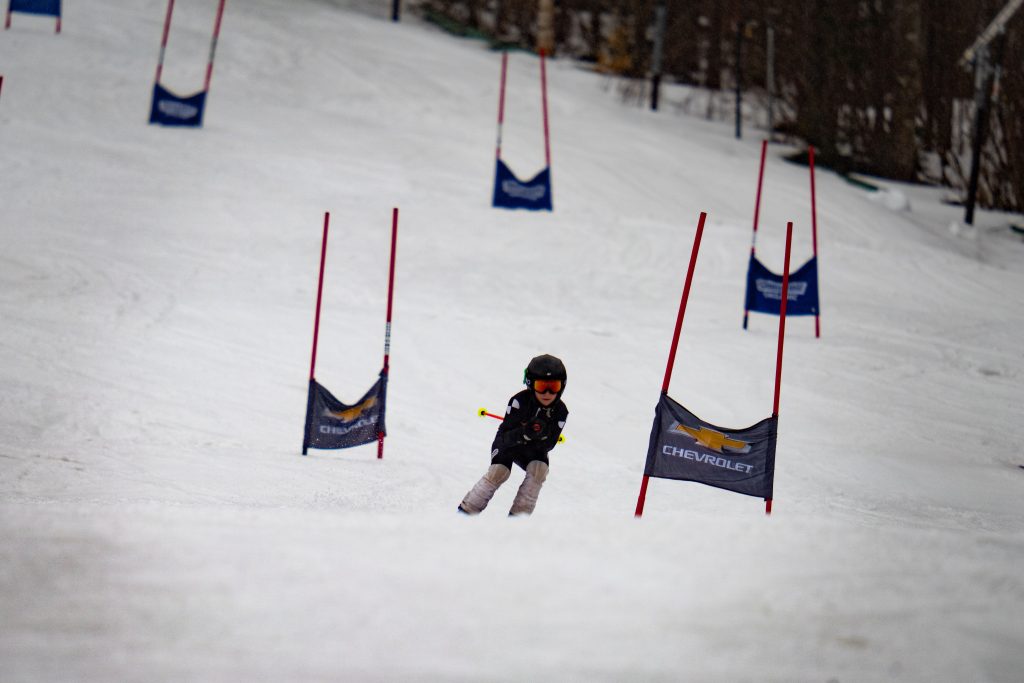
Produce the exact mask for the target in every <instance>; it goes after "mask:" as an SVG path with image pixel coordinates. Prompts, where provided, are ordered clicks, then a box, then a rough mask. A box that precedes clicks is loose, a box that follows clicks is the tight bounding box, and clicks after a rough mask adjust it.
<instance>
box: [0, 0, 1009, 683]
mask: <svg viewBox="0 0 1024 683" xmlns="http://www.w3.org/2000/svg"><path fill="white" fill-rule="evenodd" d="M215 8H216V3H215V2H214V0H178V2H177V3H176V6H175V20H174V24H173V26H172V31H171V34H170V40H169V44H168V49H167V61H166V66H165V69H164V74H163V83H164V85H165V86H167V87H168V88H170V89H171V90H173V91H175V92H178V93H181V94H187V93H190V92H195V91H197V90H199V89H200V88H201V86H202V82H203V77H204V73H205V66H206V58H207V54H208V50H209V38H210V30H211V28H212V25H213V17H214V12H215ZM165 11H166V4H165V2H164V0H136V1H134V2H131V3H125V2H117V1H116V0H92V1H91V2H88V3H70V2H69V3H65V13H64V18H63V30H62V32H61V33H60V34H59V35H56V34H54V32H53V21H52V19H49V18H46V17H37V16H33V15H26V14H15V15H14V17H13V25H12V28H11V29H10V30H8V31H4V32H2V33H0V73H2V74H3V76H4V80H3V89H2V93H0V148H2V150H3V151H2V153H0V169H2V171H0V387H2V390H0V680H3V681H44V680H60V681H66V680H89V681H111V680H138V681H153V680H223V681H242V680H273V681H284V680H349V681H364V680H365V681H378V680H379V681H396V680H430V681H433V680H458V681H481V680H488V681H526V680H531V681H532V680H558V681H566V680H576V681H593V680H608V681H657V680H662V681H668V680H672V681H704V680H716V681H718V680H720V681H876V680H877V681H889V680H897V681H1019V680H1021V677H1022V675H1024V674H1022V672H1024V618H1022V615H1024V573H1022V571H1021V568H1022V566H1024V522H1022V520H1024V469H1021V468H1020V467H1019V465H1020V464H1024V448H1022V445H1021V444H1022V441H1024V428H1022V426H1021V424H1022V420H1021V414H1022V406H1024V388H1022V382H1024V335H1022V332H1024V243H1022V241H1021V238H1020V236H1019V235H1016V234H1014V233H1013V232H1012V231H1010V230H1009V229H1008V228H1007V223H1008V220H1009V219H1010V218H1011V217H1009V216H1007V215H1005V214H997V213H992V212H980V214H979V217H978V220H977V223H976V226H975V227H973V228H965V227H963V226H961V227H960V229H956V230H951V229H950V226H951V225H956V221H958V220H959V217H960V215H961V213H962V210H961V209H959V208H957V207H952V206H948V205H944V204H942V203H941V201H940V198H941V191H940V190H935V189H930V188H921V187H912V186H899V185H896V184H892V183H889V184H884V183H883V184H884V185H885V188H884V190H883V191H885V192H886V193H887V195H884V196H883V198H882V201H878V200H872V199H871V196H870V193H869V192H867V191H866V190H864V189H863V188H862V187H859V186H855V185H852V184H849V183H847V182H845V181H844V180H843V179H842V178H840V177H838V176H836V175H834V174H832V173H830V172H828V171H827V170H824V169H819V172H818V174H817V205H818V216H817V218H818V252H819V259H820V265H819V275H820V279H821V302H822V303H821V305H822V317H821V321H820V322H821V337H820V338H815V334H814V321H813V319H811V318H806V317H804V318H791V319H789V320H788V321H787V326H786V343H785V357H784V362H783V381H782V393H781V399H780V433H779V439H778V457H777V463H776V476H775V500H774V510H773V514H772V515H770V516H766V515H765V514H764V504H763V502H762V501H761V500H759V499H755V498H750V497H746V496H740V495H736V494H732V493H728V492H726V491H722V490H719V489H714V488H710V487H705V486H701V485H699V484H695V483H688V482H677V481H667V480H661V479H655V480H652V481H651V483H650V487H649V490H648V494H647V501H646V509H645V512H644V515H643V517H642V518H641V519H636V518H634V515H633V512H634V508H635V505H636V501H637V495H638V493H639V488H640V482H641V478H642V474H643V466H644V459H645V455H646V449H647V441H648V436H649V432H650V428H651V420H652V417H653V411H654V406H655V404H656V403H657V399H658V395H659V391H660V388H661V384H662V380H663V377H664V374H665V368H666V360H667V357H668V353H669V346H670V342H671V338H672V328H673V324H674V321H675V318H676V313H677V310H678V307H679V301H680V295H681V292H682V288H683V282H684V278H685V273H686V265H687V262H688V259H689V255H690V250H691V247H692V244H693V238H694V234H695V230H696V225H697V219H698V215H699V214H700V212H702V211H706V212H707V213H708V220H707V226H706V228H705V231H704V236H703V241H702V244H701V250H700V257H699V260H698V262H697V266H696V273H695V276H694V281H693V285H692V290H691V297H690V301H689V305H688V307H687V309H686V316H685V321H684V325H683V331H682V338H681V341H680V344H679V349H678V355H677V356H676V363H675V367H674V372H673V375H672V381H671V388H670V391H669V393H670V394H671V395H672V397H673V398H675V399H676V400H678V401H680V402H681V403H683V404H684V405H686V406H687V407H688V408H689V409H690V410H692V411H694V412H695V413H697V414H698V415H700V416H701V417H702V418H703V419H705V420H707V421H709V422H712V423H714V424H719V425H726V426H734V427H744V426H747V425H750V424H753V423H755V422H757V421H759V420H761V419H762V418H764V417H767V416H768V415H769V414H770V413H771V409H772V403H773V390H774V377H775V354H776V343H777V335H778V318H777V317H772V316H765V315H760V314H752V315H751V320H750V325H749V329H748V330H747V331H743V330H742V328H741V322H742V316H743V310H742V307H743V293H744V278H745V274H746V268H747V260H748V257H749V251H750V240H751V232H752V231H751V227H752V217H753V212H754V194H755V187H756V180H757V168H758V162H759V154H760V144H759V143H760V139H761V136H762V135H763V134H762V133H761V132H760V131H757V130H756V129H754V128H753V127H752V125H750V123H751V122H748V126H747V129H746V136H745V138H744V139H743V140H742V141H738V140H736V139H734V137H733V130H732V127H731V125H729V124H725V123H718V122H713V121H706V120H703V119H700V118H694V117H690V116H684V115H681V114H680V113H679V112H678V111H677V110H676V108H675V107H673V102H679V101H680V100H681V98H682V97H683V96H684V94H686V93H683V91H682V90H681V89H678V88H675V87H670V88H668V89H667V90H666V92H665V93H664V97H663V102H664V105H663V107H662V110H661V111H659V112H656V113H655V112H650V111H648V110H647V109H646V108H641V107H636V106H633V105H628V104H625V103H623V101H622V100H621V99H620V98H619V97H618V96H617V93H616V91H615V88H614V87H611V86H613V85H614V83H613V82H611V81H609V80H608V79H607V77H604V76H600V75H597V74H595V73H593V72H591V71H589V70H588V69H587V68H585V65H580V64H577V63H573V62H572V61H570V60H567V59H555V60H551V61H549V62H548V64H547V69H548V72H547V76H548V83H549V90H550V91H549V108H550V126H551V135H552V138H551V155H552V174H553V176H552V177H553V187H554V191H553V196H554V206H555V210H554V212H552V213H550V214H549V213H546V212H545V213H532V212H524V211H501V210H495V209H492V208H491V207H490V196H491V183H492V180H493V174H494V142H495V118H496V110H497V100H498V75H499V69H500V57H499V55H498V54H497V53H495V52H492V51H489V50H488V49H487V48H486V46H485V45H484V44H482V43H481V42H479V41H473V40H465V39H458V38H454V37H452V36H449V35H446V34H444V33H442V32H441V31H439V30H437V29H436V28H434V27H432V26H430V25H426V24H424V23H422V22H420V21H418V20H416V19H415V18H414V17H412V16H411V14H409V13H408V12H407V13H406V16H404V17H403V19H402V21H401V22H400V23H393V22H391V21H389V16H388V15H389V11H390V7H389V6H385V3H373V4H371V3H363V4H351V3H348V4H346V3H343V2H326V1H323V0H321V1H314V0H245V1H244V2H243V1H241V0H239V1H235V0H231V2H229V3H228V5H227V10H226V13H225V16H224V22H223V29H222V34H221V37H220V41H219V44H218V47H217V61H216V64H215V68H214V73H213V82H212V87H211V91H210V93H209V98H208V103H207V111H206V120H205V125H204V127H203V128H202V129H199V130H188V129H174V128H163V127H158V126H149V125H147V123H146V120H147V116H148V110H149V105H150V94H151V91H152V83H153V81H152V79H153V73H154V69H155V66H156V59H157V54H158V47H159V43H160V36H161V33H162V27H163V19H164V13H165ZM538 67H539V62H538V59H537V57H536V56H534V55H530V54H528V53H525V52H514V53H512V54H511V56H510V60H509V81H508V93H507V100H506V122H505V131H504V139H503V152H502V157H503V158H504V159H505V160H506V161H507V162H508V164H509V166H510V167H511V168H512V169H513V170H514V171H515V172H516V173H517V174H518V175H520V176H521V177H529V176H531V175H533V174H534V173H535V172H536V171H538V170H540V169H541V168H542V167H543V165H544V147H543V132H542V131H543V127H542V117H541V98H540V88H539V68H538ZM792 151H794V148H793V147H787V146H785V145H781V144H780V145H775V144H773V145H771V146H770V147H769V157H768V160H767V164H766V170H765V181H764V193H763V200H762V207H761V212H760V221H759V229H758V233H757V235H758V238H757V254H758V257H759V259H761V260H762V261H763V262H764V263H765V264H766V265H767V266H768V267H769V268H771V269H773V270H775V271H776V272H780V271H781V269H782V261H783V245H784V235H785V225H786V222H787V221H793V222H794V225H795V227H794V246H793V263H794V268H795V267H796V266H798V265H799V264H801V263H803V262H804V261H805V260H806V259H807V258H809V257H810V256H811V254H812V252H813V247H812V239H811V211H810V188H809V178H808V170H807V168H806V167H803V166H798V165H794V164H791V163H788V162H786V161H785V160H784V157H785V156H786V155H787V154H789V153H790V152H792ZM894 197H898V198H903V201H899V202H895V203H894V202H893V201H887V200H886V198H889V199H891V198H894ZM393 207H398V208H399V210H400V213H399V233H398V248H397V272H396V277H395V299H394V322H393V328H392V345H391V381H390V385H389V394H388V412H387V425H388V437H387V439H386V441H385V449H384V457H383V459H378V458H377V457H376V456H377V453H376V448H375V447H374V446H372V445H371V446H363V447H359V448H355V449H349V450H343V451H311V452H310V454H309V455H308V456H307V457H302V456H301V455H300V446H301V442H302V428H303V419H304V413H305V407H306V391H307V380H308V376H309V366H310V349H311V345H312V337H313V334H312V332H313V317H314V316H313V314H314V306H315V300H316V290H317V274H318V268H319V260H320V246H321V236H322V227H323V215H324V212H325V211H330V213H331V229H330V237H329V243H328V248H327V262H326V275H325V282H324V298H323V309H322V319H321V324H320V337H319V350H318V357H317V365H316V377H317V379H318V380H319V381H320V382H321V383H322V384H324V385H325V386H326V387H328V388H329V389H330V390H331V391H332V393H334V394H335V395H337V396H338V397H339V398H341V399H342V400H347V401H354V400H355V399H357V398H358V397H359V396H361V395H362V394H363V392H364V391H365V390H366V389H368V388H369V387H370V385H371V384H372V383H373V382H374V380H375V379H376V376H377V373H378V372H379V370H380V368H381V367H382V364H383V346H384V331H385V324H384V323H385V308H386V295H387V276H388V273H387V268H388V255H389V254H388V252H389V246H390V231H391V211H392V208H393ZM893 209H898V210H893ZM540 353H551V354H555V355H557V356H559V357H560V358H562V359H563V360H564V361H565V363H566V365H567V367H568V371H569V381H568V385H567V389H566V393H565V401H566V403H567V405H568V406H569V410H570V417H569V422H568V425H567V426H566V430H565V435H566V437H567V440H566V442H565V443H564V444H562V445H559V446H557V447H556V449H555V450H554V451H553V452H552V457H551V460H552V467H551V474H550V477H549V479H548V482H547V483H546V484H545V486H544V489H543V492H542V494H541V498H540V503H539V505H538V508H537V510H536V513H535V514H534V515H533V516H532V517H530V518H515V519H510V518H508V517H507V516H506V513H507V510H508V507H509V505H510V503H511V500H512V497H513V495H514V492H515V489H516V488H517V486H518V484H519V481H520V480H521V472H518V471H517V472H516V473H515V474H514V475H513V477H512V479H511V480H510V481H509V482H508V483H507V484H506V485H505V486H504V488H502V489H501V490H500V491H499V492H498V495H497V496H496V497H495V499H494V501H493V502H492V504H491V507H490V508H488V509H487V510H486V511H485V512H484V513H483V514H482V515H481V516H479V517H475V518H467V517H464V516H460V515H457V514H455V507H456V505H457V504H458V502H459V501H460V500H461V498H462V496H463V495H464V494H465V492H466V491H467V490H468V489H469V487H470V486H471V485H472V484H473V483H474V482H475V481H476V480H477V479H478V478H479V477H480V476H481V475H482V474H483V472H484V470H485V469H486V466H487V464H488V462H489V459H488V458H489V445H490V442H491V438H492V436H493V431H494V428H495V426H496V423H495V422H494V421H493V420H491V419H489V418H486V417H484V418H481V417H479V416H478V415H477V411H478V410H479V408H481V407H484V408H487V409H488V410H490V411H492V412H499V413H500V412H502V411H503V409H504V405H505V401H506V400H507V399H508V397H509V396H511V395H512V394H513V393H515V392H516V391H517V390H519V388H520V387H521V384H520V380H521V377H522V372H523V368H524V367H525V365H526V363H527V362H528V361H529V359H530V358H531V357H532V356H534V355H537V354H540Z"/></svg>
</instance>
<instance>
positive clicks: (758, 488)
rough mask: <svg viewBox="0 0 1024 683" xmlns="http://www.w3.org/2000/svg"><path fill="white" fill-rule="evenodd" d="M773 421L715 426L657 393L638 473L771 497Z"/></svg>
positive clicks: (775, 428) (775, 422) (776, 421)
mask: <svg viewBox="0 0 1024 683" xmlns="http://www.w3.org/2000/svg"><path fill="white" fill-rule="evenodd" d="M778 425H779V418H778V417H769V418H766V419H764V420H761V421H760V422H758V423H757V424H755V425H754V426H752V427H747V428H746V429H724V428H722V427H716V426H715V425H713V424H711V423H709V422H705V421H703V420H701V419H700V418H699V417H697V416H696V415H694V414H693V413H691V412H690V411H688V410H687V409H686V408H684V407H683V406H682V405H680V404H679V403H676V402H675V401H673V400H672V399H671V398H669V397H668V395H667V394H662V395H661V399H660V400H659V401H658V407H657V410H656V411H655V415H654V427H653V428H652V429H651V441H650V446H649V447H648V450H647V463H646V465H645V466H644V474H645V475H647V476H649V477H659V478H661V479H680V480H684V481H695V482H698V483H701V484H707V485H708V486H715V487H717V488H720V489H726V490H727V491H734V492H736V493H742V494H745V495H748V496H757V497H759V498H764V499H766V500H768V499H771V498H772V482H773V479H774V478H775V442H776V438H777V435H778Z"/></svg>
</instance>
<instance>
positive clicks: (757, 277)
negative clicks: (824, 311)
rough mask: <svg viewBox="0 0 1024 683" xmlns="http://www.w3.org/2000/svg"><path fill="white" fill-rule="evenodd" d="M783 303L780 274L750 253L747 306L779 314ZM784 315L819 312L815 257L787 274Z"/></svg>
mask: <svg viewBox="0 0 1024 683" xmlns="http://www.w3.org/2000/svg"><path fill="white" fill-rule="evenodd" d="M781 306H782V276H781V275H776V274H775V273H773V272H771V271H770V270H768V269H767V268H766V267H765V266H764V264H763V263H761V262H760V261H758V260H757V259H756V258H754V257H753V256H751V257H750V267H749V268H748V270H747V310H748V311H756V312H757V313H769V314H771V315H778V314H779V311H780V309H781ZM786 315H818V259H817V258H816V257H811V260H809V261H808V262H807V263H805V264H804V265H802V266H800V268H799V269H797V270H796V271H795V272H793V273H792V274H791V275H790V276H789V292H788V293H787V308H786Z"/></svg>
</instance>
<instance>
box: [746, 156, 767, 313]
mask: <svg viewBox="0 0 1024 683" xmlns="http://www.w3.org/2000/svg"><path fill="white" fill-rule="evenodd" d="M767 153H768V141H767V140H762V141H761V165H760V166H759V167H758V170H757V197H756V199H754V234H753V237H751V238H750V258H751V260H753V259H754V249H755V247H756V246H757V221H758V218H759V217H760V215H761V183H762V181H763V180H764V159H765V156H766V154H767ZM749 280H750V277H749V274H748V276H747V281H748V282H749ZM749 317H750V310H749V309H748V308H747V307H746V302H744V306H743V329H747V319H748V318H749Z"/></svg>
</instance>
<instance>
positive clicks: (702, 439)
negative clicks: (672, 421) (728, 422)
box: [676, 425, 750, 453]
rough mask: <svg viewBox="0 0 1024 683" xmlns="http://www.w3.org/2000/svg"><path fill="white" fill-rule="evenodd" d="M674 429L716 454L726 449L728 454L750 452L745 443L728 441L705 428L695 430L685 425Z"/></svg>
mask: <svg viewBox="0 0 1024 683" xmlns="http://www.w3.org/2000/svg"><path fill="white" fill-rule="evenodd" d="M676 429H677V430H679V431H681V432H684V433H686V434H689V435H690V436H691V437H693V439H694V440H695V441H696V442H697V443H699V444H700V445H701V446H704V447H706V448H710V449H711V450H713V451H715V452H717V453H721V452H722V450H723V449H728V451H729V452H730V453H747V452H749V451H750V444H748V443H747V442H746V441H740V440H739V439H730V438H729V437H728V436H726V435H725V434H723V433H722V432H716V431H715V430H714V429H708V428H707V427H701V428H700V429H695V428H693V427H687V426H686V425H676Z"/></svg>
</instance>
